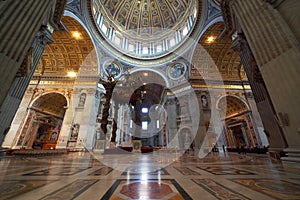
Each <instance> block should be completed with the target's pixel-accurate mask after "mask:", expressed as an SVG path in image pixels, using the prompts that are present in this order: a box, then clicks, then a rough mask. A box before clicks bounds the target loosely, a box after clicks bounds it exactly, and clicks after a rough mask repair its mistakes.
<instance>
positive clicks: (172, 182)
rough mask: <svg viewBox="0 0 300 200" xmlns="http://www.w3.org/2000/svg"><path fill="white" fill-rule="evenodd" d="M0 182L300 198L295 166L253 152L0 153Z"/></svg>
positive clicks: (27, 198)
mask: <svg viewBox="0 0 300 200" xmlns="http://www.w3.org/2000/svg"><path fill="white" fill-rule="evenodd" d="M98 155H102V154H98ZM160 156H161V155H160ZM169 158H171V159H173V160H172V162H170V160H168V159H169ZM104 163H105V164H106V165H105V164H104ZM0 185H1V187H0V199H1V200H2V199H14V200H18V199H21V200H35V199H42V200H45V199H47V200H50V199H51V200H54V199H55V200H59V199H63V200H67V199H83V200H93V199H97V200H100V199H103V200H107V199H113V200H119V199H147V200H148V199H171V200H177V199H196V200H200V199H205V200H207V199H208V200H209V199H231V200H233V199H234V200H237V199H255V200H268V199H300V168H299V167H298V166H297V165H286V164H283V163H281V162H280V161H275V160H272V159H270V158H269V157H268V156H267V155H258V154H247V155H243V156H241V155H238V154H236V153H226V154H224V153H223V152H220V153H218V154H209V155H208V156H207V157H206V158H204V159H198V158H197V157H196V156H192V155H183V156H181V157H178V158H175V159H174V157H170V156H165V157H163V159H157V157H155V156H153V154H139V153H134V154H132V155H121V156H120V155H119V156H115V155H105V156H100V157H99V156H95V154H91V153H89V152H76V153H69V154H66V155H63V156H47V157H46V156H45V157H21V156H15V157H14V156H10V157H9V156H7V157H4V158H1V160H0Z"/></svg>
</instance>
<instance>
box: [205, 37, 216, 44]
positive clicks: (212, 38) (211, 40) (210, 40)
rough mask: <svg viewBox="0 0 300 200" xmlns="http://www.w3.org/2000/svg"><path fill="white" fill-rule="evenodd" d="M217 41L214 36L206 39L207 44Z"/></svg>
mask: <svg viewBox="0 0 300 200" xmlns="http://www.w3.org/2000/svg"><path fill="white" fill-rule="evenodd" d="M215 40H216V37H214V36H209V37H207V39H206V43H209V44H211V43H213V42H214V41H215Z"/></svg>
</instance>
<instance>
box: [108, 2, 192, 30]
mask: <svg viewBox="0 0 300 200" xmlns="http://www.w3.org/2000/svg"><path fill="white" fill-rule="evenodd" d="M187 2H188V1H186V0H164V1H162V0H139V1H133V0H106V1H104V6H105V8H106V9H107V13H108V14H109V15H110V17H111V18H112V20H113V21H115V22H118V24H119V25H120V26H122V27H123V28H124V29H125V30H139V29H140V30H142V29H144V28H148V27H150V30H149V31H150V32H152V31H153V30H152V29H151V28H152V27H155V28H157V29H164V28H169V29H171V28H172V27H174V25H176V23H178V22H180V20H181V19H182V17H183V16H184V14H185V12H186V11H187V6H188V5H187V4H188V3H187Z"/></svg>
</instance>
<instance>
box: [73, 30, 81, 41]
mask: <svg viewBox="0 0 300 200" xmlns="http://www.w3.org/2000/svg"><path fill="white" fill-rule="evenodd" d="M71 34H72V37H73V38H74V39H76V40H80V39H82V35H81V33H80V32H79V31H72V32H71Z"/></svg>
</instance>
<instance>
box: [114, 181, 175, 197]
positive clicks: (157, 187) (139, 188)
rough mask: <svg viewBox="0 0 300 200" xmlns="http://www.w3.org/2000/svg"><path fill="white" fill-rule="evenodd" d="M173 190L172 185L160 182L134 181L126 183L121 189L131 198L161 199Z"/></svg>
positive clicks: (122, 192)
mask: <svg viewBox="0 0 300 200" xmlns="http://www.w3.org/2000/svg"><path fill="white" fill-rule="evenodd" d="M172 192H173V191H172V189H171V188H170V186H168V185H166V184H164V183H158V182H147V183H143V182H134V183H130V184H128V185H124V186H123V187H122V189H121V191H120V193H121V194H123V195H125V196H128V197H129V198H131V199H139V198H143V199H144V198H146V199H161V198H163V197H165V196H167V195H168V194H171V193H172Z"/></svg>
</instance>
